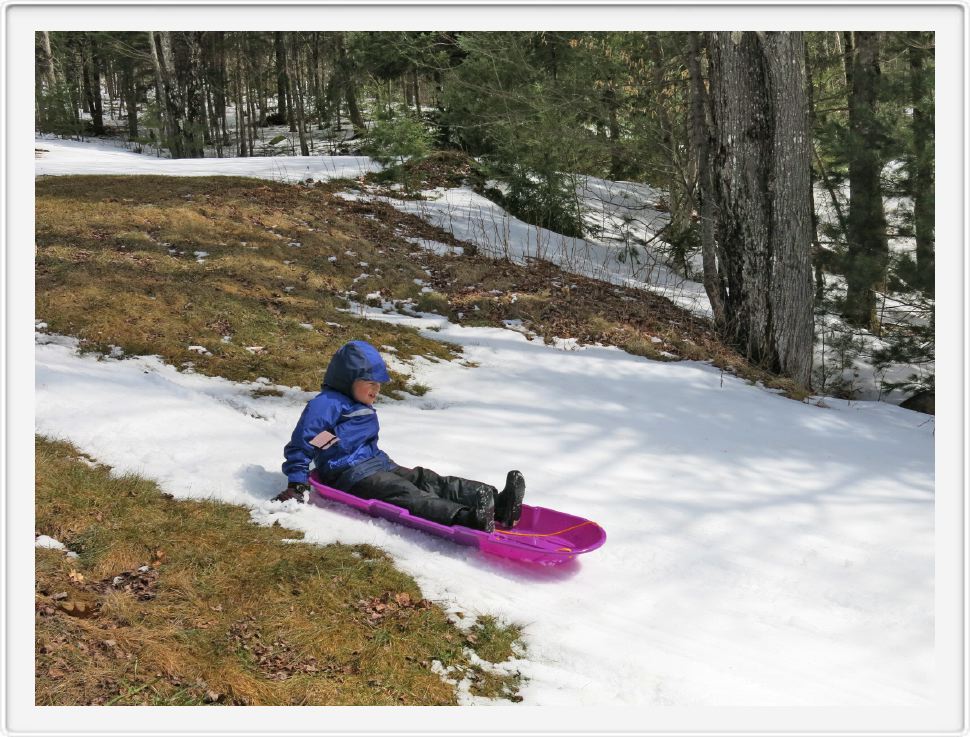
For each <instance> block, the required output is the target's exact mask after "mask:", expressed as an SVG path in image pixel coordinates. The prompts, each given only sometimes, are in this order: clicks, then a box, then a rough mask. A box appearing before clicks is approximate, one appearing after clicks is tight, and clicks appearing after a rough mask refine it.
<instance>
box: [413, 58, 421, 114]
mask: <svg viewBox="0 0 970 737" xmlns="http://www.w3.org/2000/svg"><path fill="white" fill-rule="evenodd" d="M411 83H412V84H413V85H414V110H415V112H416V113H417V114H418V117H419V118H420V117H421V86H420V85H419V84H418V70H417V67H412V68H411Z"/></svg>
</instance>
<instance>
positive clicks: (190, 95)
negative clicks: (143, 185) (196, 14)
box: [175, 31, 207, 158]
mask: <svg viewBox="0 0 970 737" xmlns="http://www.w3.org/2000/svg"><path fill="white" fill-rule="evenodd" d="M199 36H200V32H198V31H186V32H185V33H183V34H182V35H181V37H180V41H181V44H180V46H181V48H180V49H179V51H180V53H178V54H176V56H175V62H176V76H177V77H178V79H179V80H180V82H181V87H182V89H184V90H185V106H186V113H187V115H188V125H187V126H186V129H185V150H186V155H187V156H189V157H190V158H203V157H204V156H205V129H206V126H207V122H206V115H205V101H204V99H203V89H202V63H201V55H202V48H201V38H200V37H199Z"/></svg>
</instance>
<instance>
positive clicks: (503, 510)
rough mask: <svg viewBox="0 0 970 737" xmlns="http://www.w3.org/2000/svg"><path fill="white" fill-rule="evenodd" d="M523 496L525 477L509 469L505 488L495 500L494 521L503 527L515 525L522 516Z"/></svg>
mask: <svg viewBox="0 0 970 737" xmlns="http://www.w3.org/2000/svg"><path fill="white" fill-rule="evenodd" d="M523 497H525V478H524V477H523V476H522V474H521V473H519V472H518V471H509V475H508V476H507V477H506V478H505V488H504V489H502V490H501V491H500V492H499V493H498V498H497V499H496V500H495V521H496V522H498V523H499V524H500V525H502V526H503V527H515V523H516V522H518V521H519V517H521V516H522V499H523Z"/></svg>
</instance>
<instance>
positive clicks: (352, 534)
mask: <svg viewBox="0 0 970 737" xmlns="http://www.w3.org/2000/svg"><path fill="white" fill-rule="evenodd" d="M37 146H38V147H40V148H47V149H48V150H49V154H48V155H47V156H45V158H42V159H38V160H37V162H36V163H37V173H38V174H51V173H89V174H92V173H133V172H143V173H155V174H159V173H171V174H187V173H193V174H199V175H201V174H217V173H221V174H226V173H231V174H240V175H246V176H266V177H268V178H272V179H282V180H285V181H292V180H293V179H294V178H295V179H300V178H303V176H304V166H306V167H309V166H311V162H315V161H317V160H319V166H320V169H319V170H316V172H317V173H314V174H312V176H314V177H319V176H323V174H322V173H320V172H325V171H329V170H333V171H336V170H337V167H341V166H344V165H347V166H350V167H351V169H353V167H366V166H369V164H367V162H360V160H357V159H354V160H353V161H351V162H344V163H340V162H341V160H328V159H325V158H323V157H311V158H310V159H306V160H305V159H302V158H299V159H294V161H293V162H292V163H289V162H288V163H289V166H288V167H287V171H288V172H289V173H286V174H285V176H284V175H281V174H280V173H279V170H278V169H277V167H279V166H280V165H281V163H280V162H281V159H278V158H277V159H267V160H261V159H245V160H232V159H221V160H220V159H205V160H195V161H173V160H166V159H153V158H150V157H146V156H139V155H137V154H122V153H121V152H117V151H111V152H106V151H103V150H95V149H92V148H91V147H90V146H80V145H77V146H75V145H71V144H67V143H65V142H52V141H49V140H38V141H37ZM71 159H72V160H71ZM314 165H316V164H314ZM171 167H176V168H171ZM265 167H270V168H269V169H266V168H265ZM328 167H329V168H328ZM464 192H465V191H464V190H453V191H452V192H451V194H449V195H447V196H449V197H459V198H461V197H465V198H467V194H464ZM422 204H423V205H425V206H427V203H422ZM458 204H460V203H458ZM431 206H432V207H433V206H434V203H432V205H431ZM448 207H450V208H451V215H449V217H451V219H452V222H454V223H460V221H459V220H458V219H457V218H455V217H454V207H453V206H452V205H448ZM465 227H471V226H470V225H468V224H467V223H466V225H465ZM526 227H527V228H531V226H526ZM531 229H532V230H535V229H534V228H531ZM506 235H508V239H507V241H506V242H507V243H508V244H509V246H510V247H514V248H518V249H521V250H523V251H525V250H527V248H528V247H529V242H528V241H525V242H523V241H522V238H523V237H526V236H525V235H524V234H523V233H522V232H519V231H515V233H514V236H515V237H512V236H513V231H512V230H511V229H509V231H508V233H507V234H506ZM539 243H540V241H538V240H537V241H536V244H537V245H538V244H539ZM366 314H368V316H370V317H373V318H375V319H386V320H395V321H400V322H405V323H407V324H412V325H415V326H418V327H421V328H423V329H429V328H431V327H436V328H438V329H439V331H437V332H435V331H431V332H428V333H427V334H428V335H429V336H433V337H438V338H441V339H444V340H448V341H451V342H454V343H458V344H461V345H462V346H464V350H465V356H466V358H467V359H468V360H470V361H473V362H476V363H477V364H479V366H478V367H477V368H468V367H465V366H462V365H459V364H456V363H430V362H426V361H422V360H419V361H416V362H415V363H414V364H413V365H411V366H406V365H403V364H401V363H400V361H398V360H397V359H394V357H392V356H388V359H389V361H390V362H391V363H392V364H393V365H394V366H395V367H396V368H398V369H399V370H408V371H413V373H414V377H415V380H416V381H418V382H420V383H422V384H425V385H427V386H429V387H431V391H429V392H428V393H427V394H426V395H425V396H423V397H420V398H410V399H408V400H405V401H402V402H393V401H382V402H381V403H380V405H379V409H380V412H381V417H382V427H383V431H382V436H381V437H382V446H383V447H384V448H385V449H386V450H387V451H388V452H389V453H390V454H391V455H392V457H394V458H395V459H396V460H398V461H399V462H401V463H404V464H408V465H422V464H423V465H427V466H429V467H431V468H434V469H436V470H438V471H439V472H442V473H455V474H461V475H466V476H470V477H473V478H479V479H481V480H484V481H490V482H492V483H501V481H502V480H503V479H504V476H505V472H506V471H507V470H508V469H509V468H513V467H514V468H519V469H521V470H522V471H523V473H524V474H525V476H526V479H527V480H528V493H527V501H528V502H529V503H532V504H539V505H544V506H551V507H556V508H560V509H563V510H565V511H574V512H578V513H580V514H583V515H585V516H588V517H591V518H593V519H595V520H596V521H598V522H599V523H601V524H602V525H603V526H604V527H605V529H606V530H607V533H608V535H609V538H608V540H607V543H606V545H605V546H604V547H603V548H602V549H600V550H598V551H596V552H594V553H591V554H589V555H587V556H585V557H583V558H582V559H581V561H580V562H578V563H577V564H575V565H572V566H570V567H568V568H561V569H534V568H528V567H524V566H521V565H516V564H512V563H508V562H503V561H500V560H495V559H489V558H486V557H484V556H482V555H480V554H478V553H477V552H476V551H472V550H470V549H467V548H462V547H457V546H454V545H452V544H450V543H448V542H446V541H444V540H440V539H437V538H431V537H429V536H426V535H423V534H422V533H420V532H417V531H414V530H408V529H405V528H400V527H396V526H393V525H392V524H390V523H388V522H386V521H380V520H375V519H371V518H368V517H364V516H362V515H360V514H358V513H356V512H353V511H352V510H348V509H345V508H337V507H328V508H315V507H301V506H298V505H296V504H295V503H288V504H287V505H280V504H278V503H275V502H269V501H268V500H269V499H270V498H271V497H272V496H273V495H274V494H275V493H276V492H277V491H278V490H279V488H281V486H282V484H283V482H284V479H283V476H282V474H281V473H280V470H279V465H280V462H281V460H282V459H281V450H282V446H283V444H284V443H285V442H286V440H287V439H288V437H289V433H290V430H291V428H292V426H293V424H294V423H295V421H296V419H297V418H298V416H299V413H300V411H301V409H302V406H303V403H304V402H305V401H306V400H307V399H308V398H309V396H310V395H308V394H305V393H303V392H300V391H297V390H286V391H285V392H284V395H283V396H281V397H261V398H255V397H253V396H252V389H253V388H254V385H245V384H235V383H232V382H229V381H226V380H222V379H212V378H206V377H203V376H199V375H195V374H187V373H179V372H177V371H175V370H174V369H173V368H171V367H168V366H164V365H162V364H161V363H160V362H159V360H158V359H156V358H151V357H143V358H132V359H124V360H120V359H118V358H115V357H109V358H105V359H104V360H101V361H98V360H95V359H94V358H93V357H90V356H86V357H82V356H79V355H78V354H77V352H76V350H75V347H74V345H73V342H72V341H70V340H68V339H65V338H59V337H57V336H47V335H45V334H43V333H39V334H38V342H37V346H36V429H37V432H40V433H43V434H46V435H50V436H53V437H61V438H65V439H68V440H70V441H72V442H74V443H75V444H76V445H77V446H78V448H79V449H80V450H82V451H83V452H85V453H86V454H88V455H90V456H91V457H92V458H95V459H97V460H99V461H101V462H103V463H107V464H109V465H111V466H113V467H114V468H115V471H116V472H117V473H125V472H135V473H139V474H142V475H145V476H147V477H150V478H153V479H155V480H157V481H158V482H159V483H160V484H161V485H162V486H163V487H164V488H165V490H166V491H168V492H169V493H172V494H173V495H175V496H178V497H183V498H199V497H215V498H219V499H222V500H224V501H227V502H230V503H236V504H241V505H244V506H246V507H248V508H249V509H250V510H251V513H252V515H253V518H254V520H256V521H257V522H259V523H262V524H270V523H272V522H273V521H275V520H279V521H280V523H281V524H283V525H285V526H288V527H292V528H296V529H300V530H303V531H304V532H305V533H306V536H307V538H308V539H309V540H311V541H314V542H319V543H321V544H323V543H329V542H333V541H338V540H339V541H341V542H346V543H358V542H366V543H370V544H374V545H378V546H380V547H382V548H384V549H386V550H387V551H388V552H389V553H390V554H391V555H392V556H394V558H395V559H396V561H397V563H398V565H399V566H400V567H401V568H402V569H403V570H405V571H407V572H408V573H410V574H411V575H413V576H414V577H415V579H416V580H417V581H418V583H419V585H420V586H421V588H422V592H423V593H424V595H425V596H427V597H428V598H431V599H435V600H437V601H439V602H441V603H442V605H443V606H445V607H446V608H447V609H449V610H450V611H452V612H455V613H457V612H462V613H464V614H465V615H472V616H474V615H480V614H491V615H495V616H497V617H499V618H500V619H503V620H506V621H511V622H517V623H520V624H522V625H524V627H525V629H524V637H525V642H526V646H527V651H526V652H525V653H524V654H522V656H521V658H519V659H518V660H517V661H515V662H514V663H511V664H509V665H510V666H511V667H515V668H517V669H519V670H520V671H521V672H522V673H523V674H524V675H525V676H526V678H527V679H528V680H527V682H526V685H525V687H524V690H523V696H524V699H525V701H524V703H525V704H526V705H557V706H559V705H591V704H596V705H609V706H629V705H633V706H648V705H668V704H670V705H677V706H705V705H706V706H717V705H725V706H739V705H741V706H743V705H771V706H779V705H804V706H873V705H874V706H886V705H896V706H928V705H932V703H933V699H934V695H935V693H936V687H937V685H938V684H936V682H935V674H936V671H935V660H934V609H933V602H934V555H933V553H934V516H933V515H934V454H933V427H934V422H933V420H932V419H927V417H926V416H925V415H919V414H916V413H911V412H908V411H906V410H902V409H899V408H898V407H894V406H889V405H886V404H882V403H846V402H842V401H838V400H831V399H826V400H825V402H824V403H823V404H824V405H827V406H816V404H802V403H797V402H794V401H791V400H788V399H784V398H781V397H778V396H776V395H774V394H772V393H770V392H767V391H765V390H762V389H759V388H757V387H753V386H749V385H746V384H744V383H743V382H740V381H738V380H736V379H734V378H732V377H730V376H722V375H721V374H720V373H719V372H718V371H717V370H716V369H713V368H711V367H709V366H706V365H702V364H697V363H689V362H680V363H655V362H650V361H647V360H645V359H642V358H639V357H634V356H630V355H627V354H625V353H623V352H621V351H619V350H617V349H613V348H604V347H586V348H580V349H577V348H576V346H575V345H574V344H572V343H570V342H562V343H560V344H559V345H558V346H546V345H544V344H543V343H542V342H541V341H538V340H537V341H530V340H529V339H528V337H527V336H525V335H523V334H521V332H518V331H516V330H508V329H506V330H503V329H485V328H462V327H459V326H456V325H452V324H449V323H447V322H446V321H444V320H443V319H441V318H437V317H434V316H424V317H421V318H414V317H410V318H409V317H404V316H401V315H382V314H381V313H380V312H378V311H373V310H370V311H367V313H366ZM37 317H38V318H40V319H43V317H44V316H43V315H38V316H37ZM362 332H363V331H362ZM326 358H327V357H325V356H321V374H322V370H323V367H324V362H325V361H326ZM200 360H204V357H202V358H200ZM187 420H190V421H187ZM40 532H43V531H40ZM456 617H457V614H456ZM465 621H467V617H466V620H465ZM465 698H466V700H467V703H474V701H475V700H474V698H473V697H471V696H469V695H467V694H466V696H465Z"/></svg>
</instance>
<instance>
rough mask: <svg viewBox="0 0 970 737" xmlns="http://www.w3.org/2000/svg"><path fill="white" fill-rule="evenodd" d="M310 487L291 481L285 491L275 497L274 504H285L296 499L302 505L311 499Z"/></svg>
mask: <svg viewBox="0 0 970 737" xmlns="http://www.w3.org/2000/svg"><path fill="white" fill-rule="evenodd" d="M309 494H310V487H309V485H307V484H298V483H296V482H293V481H291V482H290V483H289V484H288V485H287V487H286V488H285V489H283V491H281V492H280V493H279V494H277V495H276V496H274V497H273V501H274V502H285V501H288V500H290V499H296V500H297V501H298V502H300V503H301V504H302V503H303V502H305V501H307V499H308V498H309Z"/></svg>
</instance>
